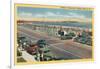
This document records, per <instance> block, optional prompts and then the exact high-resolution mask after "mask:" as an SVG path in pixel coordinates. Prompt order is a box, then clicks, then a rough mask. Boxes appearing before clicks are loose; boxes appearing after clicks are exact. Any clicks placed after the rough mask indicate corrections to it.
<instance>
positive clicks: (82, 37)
mask: <svg viewBox="0 0 100 69" xmlns="http://www.w3.org/2000/svg"><path fill="white" fill-rule="evenodd" d="M58 34H59V35H60V39H61V40H67V39H73V40H74V41H75V42H79V43H82V44H87V45H90V46H92V35H91V34H92V32H85V31H83V32H82V33H81V34H78V35H76V34H75V33H74V32H69V33H67V34H65V33H64V31H61V30H59V31H58Z"/></svg>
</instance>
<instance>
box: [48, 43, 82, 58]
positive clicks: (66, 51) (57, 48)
mask: <svg viewBox="0 0 100 69" xmlns="http://www.w3.org/2000/svg"><path fill="white" fill-rule="evenodd" d="M49 46H51V45H49ZM51 47H54V48H56V49H59V50H60V51H64V52H67V53H70V54H72V55H74V56H76V57H79V58H81V57H80V56H79V55H75V54H73V53H71V52H69V51H67V50H65V49H62V48H59V47H56V46H55V45H53V46H51Z"/></svg>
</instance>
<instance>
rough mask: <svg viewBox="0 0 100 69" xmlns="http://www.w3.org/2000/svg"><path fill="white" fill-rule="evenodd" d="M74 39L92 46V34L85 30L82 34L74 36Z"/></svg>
mask: <svg viewBox="0 0 100 69" xmlns="http://www.w3.org/2000/svg"><path fill="white" fill-rule="evenodd" d="M74 41H75V42H79V43H82V44H87V45H89V46H92V36H91V35H89V34H88V33H87V32H84V31H83V32H82V34H81V35H78V36H77V37H76V38H74Z"/></svg>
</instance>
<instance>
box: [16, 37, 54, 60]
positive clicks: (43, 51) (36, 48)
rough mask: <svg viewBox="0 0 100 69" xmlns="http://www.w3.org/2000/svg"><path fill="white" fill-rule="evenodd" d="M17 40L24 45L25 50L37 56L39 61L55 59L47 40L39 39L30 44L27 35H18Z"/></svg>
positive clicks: (20, 44)
mask: <svg viewBox="0 0 100 69" xmlns="http://www.w3.org/2000/svg"><path fill="white" fill-rule="evenodd" d="M17 42H18V44H19V46H22V49H23V50H25V51H26V52H27V53H29V54H30V55H33V56H35V59H36V60H37V61H49V60H52V59H53V55H52V53H51V51H50V48H49V45H48V44H47V42H46V40H38V41H37V42H36V43H32V44H30V42H28V41H27V38H26V37H18V41H17Z"/></svg>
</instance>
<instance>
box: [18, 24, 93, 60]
mask: <svg viewBox="0 0 100 69" xmlns="http://www.w3.org/2000/svg"><path fill="white" fill-rule="evenodd" d="M18 32H19V33H20V34H22V35H24V36H26V37H28V38H29V39H31V40H33V41H34V40H35V41H36V40H39V39H45V40H47V42H48V43H49V44H50V49H51V52H52V53H53V55H55V56H56V57H58V58H61V59H79V58H91V57H92V48H91V46H87V45H83V44H79V43H76V42H73V41H72V40H64V41H62V40H59V39H58V38H54V37H50V36H48V35H46V34H44V33H41V32H38V31H34V30H32V29H30V28H28V27H24V26H18Z"/></svg>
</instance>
